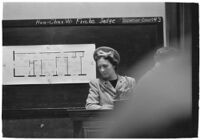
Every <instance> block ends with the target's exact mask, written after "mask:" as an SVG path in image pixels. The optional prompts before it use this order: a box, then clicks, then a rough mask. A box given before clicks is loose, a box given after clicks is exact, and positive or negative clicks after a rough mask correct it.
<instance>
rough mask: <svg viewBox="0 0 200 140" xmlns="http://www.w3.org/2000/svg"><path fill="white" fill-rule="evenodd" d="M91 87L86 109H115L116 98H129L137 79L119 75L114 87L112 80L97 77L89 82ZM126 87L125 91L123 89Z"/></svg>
mask: <svg viewBox="0 0 200 140" xmlns="http://www.w3.org/2000/svg"><path fill="white" fill-rule="evenodd" d="M89 85H90V89H89V94H88V97H87V100H86V106H85V107H86V109H88V110H99V109H113V102H114V101H115V100H125V99H128V97H129V96H130V95H132V94H133V89H134V87H135V85H136V82H135V79H134V78H132V77H127V76H120V75H118V81H117V84H116V87H115V88H114V87H113V86H112V84H111V83H110V81H105V80H103V79H95V80H93V81H90V83H89ZM124 89H125V92H123V90H124Z"/></svg>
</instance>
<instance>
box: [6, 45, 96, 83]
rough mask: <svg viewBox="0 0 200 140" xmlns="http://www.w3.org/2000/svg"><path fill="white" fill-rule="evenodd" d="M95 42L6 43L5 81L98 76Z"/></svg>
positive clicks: (58, 80)
mask: <svg viewBox="0 0 200 140" xmlns="http://www.w3.org/2000/svg"><path fill="white" fill-rule="evenodd" d="M94 50H95V45H94V44H79V45H37V46H5V47H4V48H3V56H4V57H3V58H4V59H3V62H4V64H3V68H4V69H3V73H4V75H7V78H6V77H5V76H4V79H3V83H4V84H27V83H28V84H45V83H46V84H49V83H82V82H83V83H84V82H89V80H91V79H92V78H95V76H96V69H95V62H94V61H93V52H94Z"/></svg>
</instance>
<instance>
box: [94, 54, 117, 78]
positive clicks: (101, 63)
mask: <svg viewBox="0 0 200 140" xmlns="http://www.w3.org/2000/svg"><path fill="white" fill-rule="evenodd" d="M97 68H98V70H99V72H100V74H101V76H102V78H103V79H107V80H109V78H111V77H112V76H113V75H115V66H114V65H112V64H111V63H110V61H108V60H107V59H104V58H103V57H101V58H100V59H99V60H97Z"/></svg>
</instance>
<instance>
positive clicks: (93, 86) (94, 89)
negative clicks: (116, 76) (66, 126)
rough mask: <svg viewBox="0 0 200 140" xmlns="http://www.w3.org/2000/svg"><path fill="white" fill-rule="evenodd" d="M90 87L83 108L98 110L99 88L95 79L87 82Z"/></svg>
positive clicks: (99, 107)
mask: <svg viewBox="0 0 200 140" xmlns="http://www.w3.org/2000/svg"><path fill="white" fill-rule="evenodd" d="M89 86H90V89H89V94H88V97H87V100H86V105H85V108H86V109H87V110H99V109H101V106H100V105H99V100H100V97H99V90H98V83H97V81H91V82H90V83H89Z"/></svg>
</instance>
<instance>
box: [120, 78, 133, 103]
mask: <svg viewBox="0 0 200 140" xmlns="http://www.w3.org/2000/svg"><path fill="white" fill-rule="evenodd" d="M125 78H126V82H125V83H124V84H125V85H126V88H128V91H126V92H122V93H121V94H120V99H125V100H128V99H129V98H130V97H131V96H133V95H134V93H135V91H134V90H135V86H136V81H135V79H134V78H132V77H127V76H126V77H125Z"/></svg>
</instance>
